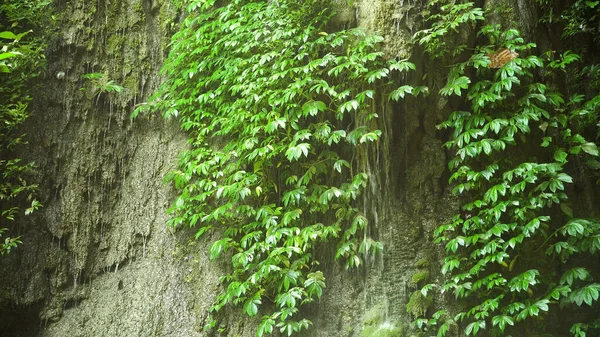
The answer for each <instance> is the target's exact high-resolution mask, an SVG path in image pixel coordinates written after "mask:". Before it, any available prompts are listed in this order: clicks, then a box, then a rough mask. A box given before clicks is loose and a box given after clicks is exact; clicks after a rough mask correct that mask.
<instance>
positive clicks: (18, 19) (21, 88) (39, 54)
mask: <svg viewBox="0 0 600 337" xmlns="http://www.w3.org/2000/svg"><path fill="white" fill-rule="evenodd" d="M48 4H49V2H48V1H46V2H44V1H22V0H19V1H5V2H3V4H2V5H0V18H1V19H2V20H0V22H2V23H3V24H2V25H0V41H1V43H2V49H1V51H2V52H1V53H0V120H1V121H2V123H1V124H0V158H2V159H0V174H1V176H0V212H1V213H0V236H2V235H6V234H8V233H7V232H8V229H7V228H6V227H10V226H9V224H10V223H14V222H18V221H19V217H20V216H23V215H29V214H31V213H32V212H33V211H35V210H36V209H38V208H39V207H40V206H41V204H40V203H39V202H38V201H37V200H36V199H35V197H34V192H35V191H36V189H37V185H35V184H32V183H30V182H29V181H28V175H29V173H30V171H31V170H32V168H33V166H34V165H33V163H31V162H25V161H24V160H23V159H22V158H20V156H19V154H18V152H17V149H18V147H19V146H20V145H23V144H25V143H26V141H25V134H23V133H22V132H20V130H19V129H20V127H21V125H22V124H23V123H24V122H25V120H26V119H27V117H28V116H29V111H28V105H29V102H30V101H31V97H30V92H31V88H32V80H33V79H35V78H36V77H37V76H38V75H39V73H40V71H41V69H42V67H43V65H44V54H43V50H44V47H45V40H44V39H42V38H41V35H40V34H39V33H38V32H37V29H41V26H40V22H41V21H45V20H42V18H45V17H47V15H48V13H49V12H48V10H47V8H46V7H47V5H48ZM4 24H8V25H9V26H4ZM12 29H16V30H19V31H22V32H21V33H19V34H16V33H13V32H12V31H10V30H12ZM25 205H26V206H25ZM20 243H21V240H20V238H19V237H5V238H4V240H3V241H2V242H0V255H4V254H6V253H8V252H10V250H11V249H12V248H15V247H16V246H17V244H20Z"/></svg>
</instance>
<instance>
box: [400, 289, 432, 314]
mask: <svg viewBox="0 0 600 337" xmlns="http://www.w3.org/2000/svg"><path fill="white" fill-rule="evenodd" d="M432 304H433V300H432V299H431V297H429V296H423V294H421V291H420V290H417V291H415V292H414V293H413V294H412V295H411V296H410V300H409V301H408V303H407V304H406V312H407V313H409V314H411V315H412V316H413V317H422V316H425V314H426V313H427V309H429V308H430V307H431V305H432Z"/></svg>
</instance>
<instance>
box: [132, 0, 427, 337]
mask: <svg viewBox="0 0 600 337" xmlns="http://www.w3.org/2000/svg"><path fill="white" fill-rule="evenodd" d="M185 5H186V6H187V7H186V10H187V13H188V15H187V17H186V18H185V20H184V21H183V22H182V24H181V29H180V31H179V32H178V33H177V34H176V35H175V36H174V37H173V40H172V45H171V51H170V55H169V57H168V59H167V60H166V62H165V66H164V73H165V74H166V77H167V80H166V82H165V84H164V85H163V86H162V88H161V89H160V91H159V93H158V94H157V95H156V96H155V97H156V101H157V103H156V106H155V108H156V109H158V110H160V111H163V112H164V115H165V117H166V118H178V120H179V121H180V123H181V127H182V128H183V129H184V130H186V131H187V132H188V133H189V135H190V145H191V149H190V150H188V151H186V152H185V153H183V154H182V155H181V157H180V163H179V169H178V170H175V171H173V172H171V173H169V174H168V176H167V177H166V180H167V181H170V182H172V183H173V184H174V185H175V187H176V188H177V189H178V190H179V191H180V195H179V197H178V198H177V199H176V201H175V203H174V205H173V206H172V207H171V208H170V212H171V213H172V214H173V215H174V217H173V218H172V219H171V220H170V222H169V224H170V225H171V226H190V227H194V228H198V229H197V232H196V238H199V237H201V236H203V235H205V236H206V235H207V233H209V232H210V233H213V234H212V235H216V236H217V237H218V239H217V240H216V241H214V242H213V243H212V245H211V246H210V250H209V251H210V258H211V259H212V260H215V259H223V260H224V259H227V260H229V261H231V264H230V267H231V270H230V272H229V273H227V274H226V275H224V276H222V277H221V282H222V284H223V291H222V292H221V293H220V294H219V295H218V296H217V298H216V299H215V302H214V304H213V306H212V308H211V312H213V313H215V312H218V311H220V310H221V309H223V308H224V307H225V306H229V305H234V306H237V307H240V308H241V309H242V310H243V312H244V313H245V314H246V315H248V316H256V315H259V313H260V314H263V316H262V319H261V323H260V325H259V327H258V330H257V333H256V334H257V336H262V335H265V334H269V333H271V332H273V331H274V329H279V330H280V332H281V333H284V334H286V335H288V336H289V335H291V334H293V333H294V332H297V331H300V330H304V329H306V328H308V327H309V325H310V324H311V322H310V321H308V320H306V319H299V318H297V316H298V309H299V307H300V306H302V305H304V304H307V303H310V302H313V301H315V300H316V299H318V298H320V297H321V296H322V294H323V291H324V288H325V285H326V283H325V277H324V274H323V272H322V270H320V268H319V261H318V260H317V256H316V254H317V250H318V248H319V247H321V246H322V244H323V243H327V242H336V243H337V251H336V253H335V258H336V260H343V261H344V263H345V266H346V267H347V268H353V267H359V266H361V265H362V264H363V263H364V262H363V258H364V257H365V256H367V255H368V254H373V253H376V252H377V251H379V250H381V249H382V245H381V243H379V242H377V241H375V240H373V239H371V238H370V237H369V235H368V233H369V229H368V221H367V217H366V215H365V214H363V213H361V212H360V211H359V209H358V208H357V206H358V204H357V198H359V196H360V194H361V193H362V191H363V189H364V187H365V186H366V184H367V183H368V176H367V174H366V173H365V172H364V171H363V170H362V169H361V167H360V165H357V162H356V161H353V160H352V158H351V157H350V156H349V154H350V153H351V151H352V149H355V148H365V147H366V146H368V144H376V143H377V141H378V139H379V137H380V135H381V131H380V130H378V129H376V118H377V107H376V106H375V100H376V99H377V98H378V97H385V96H383V95H388V94H389V97H390V99H394V100H399V99H401V98H404V97H405V95H410V94H417V93H418V92H419V91H421V90H422V88H413V87H411V86H408V85H404V86H401V87H399V88H397V89H395V90H393V91H391V84H392V77H393V76H394V73H399V72H406V71H409V70H411V69H414V65H413V64H411V63H409V62H407V61H406V60H391V61H389V62H386V61H385V60H384V58H383V54H382V53H381V52H380V51H378V50H377V46H378V45H379V44H380V43H381V42H382V40H383V39H382V38H381V37H378V36H368V35H365V34H364V33H363V32H362V31H360V30H347V31H339V32H328V27H327V22H328V19H329V18H330V16H331V12H330V10H329V9H328V3H327V2H326V1H321V0H311V1H301V2H299V1H291V0H290V1H287V0H276V1H245V0H244V1H242V0H234V1H230V2H228V4H227V5H223V6H221V7H219V6H217V5H215V1H187V2H185ZM138 112H139V110H138V111H136V112H135V113H134V116H135V114H137V113H138ZM214 325H215V321H214V320H212V319H211V321H210V322H209V324H207V328H211V327H213V326H214Z"/></svg>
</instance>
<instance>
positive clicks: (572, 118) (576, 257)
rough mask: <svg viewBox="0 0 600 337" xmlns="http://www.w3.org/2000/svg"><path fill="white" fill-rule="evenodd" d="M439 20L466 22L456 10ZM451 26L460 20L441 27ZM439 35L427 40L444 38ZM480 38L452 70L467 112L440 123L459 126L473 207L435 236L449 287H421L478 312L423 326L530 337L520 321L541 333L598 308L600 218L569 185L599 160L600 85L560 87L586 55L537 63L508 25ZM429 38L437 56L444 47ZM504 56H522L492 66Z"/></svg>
mask: <svg viewBox="0 0 600 337" xmlns="http://www.w3.org/2000/svg"><path fill="white" fill-rule="evenodd" d="M473 10H474V8H472V9H471V11H473ZM434 18H435V19H438V20H442V21H443V20H454V22H456V19H455V18H454V16H452V15H451V14H448V13H446V14H441V15H438V16H436V17H434ZM438 22H439V21H438ZM442 25H448V23H447V22H445V23H438V24H437V25H436V24H434V25H433V28H432V29H434V28H435V27H441V26H442ZM435 29H438V31H439V28H435ZM435 29H434V30H435ZM432 32H433V31H432V30H431V29H429V30H425V31H424V32H422V33H420V34H421V35H423V36H425V37H428V38H431V39H434V38H438V39H442V38H441V37H436V36H432V34H433V33H432ZM443 33H444V34H446V32H445V31H444V32H443ZM446 38H448V36H444V37H443V39H446ZM477 41H478V44H477V45H476V46H475V47H474V48H473V50H472V51H469V52H466V51H465V50H464V48H461V47H458V48H456V49H455V50H454V51H451V50H448V51H446V52H445V53H446V54H448V53H454V54H455V55H461V59H462V60H465V61H462V62H459V63H456V64H454V65H453V66H452V67H451V69H450V70H449V72H448V76H447V83H446V85H445V86H444V87H443V88H441V90H440V92H439V94H440V95H441V96H448V97H450V96H455V97H460V98H462V101H461V102H462V104H461V109H460V110H457V111H454V112H452V113H451V114H450V116H449V118H448V119H447V120H446V121H445V122H443V123H442V124H440V126H439V127H440V128H442V129H449V130H451V131H452V138H451V140H449V141H448V142H447V143H446V147H447V148H448V150H449V151H451V153H452V154H453V158H452V159H451V160H450V162H449V168H450V170H451V171H452V175H451V177H450V182H451V183H453V185H454V188H453V192H454V193H455V194H456V195H460V196H461V198H462V200H464V203H463V205H462V209H461V212H460V213H459V214H457V215H456V216H455V217H454V218H453V219H452V221H450V222H449V223H447V224H444V225H442V226H440V227H438V228H437V230H436V231H435V237H436V242H438V243H443V244H444V246H445V250H446V253H447V255H446V258H445V260H444V263H443V266H442V274H443V275H445V276H446V278H447V280H446V281H445V282H444V283H443V284H439V285H437V284H430V285H426V286H424V287H423V288H422V290H421V292H422V293H423V295H424V296H426V295H427V293H428V292H430V291H431V290H432V289H434V288H439V290H440V291H441V293H442V294H450V293H451V294H453V295H454V298H455V299H458V300H461V301H462V303H464V304H465V306H466V309H465V310H464V311H460V312H458V313H456V314H455V315H453V316H450V314H449V313H448V312H446V311H441V312H438V313H436V314H435V315H434V316H433V317H432V318H425V317H422V318H419V319H417V320H416V321H415V326H416V327H418V328H420V329H423V330H431V329H434V328H436V327H437V334H438V336H440V337H441V336H444V335H445V334H446V333H447V331H448V328H449V326H451V325H452V324H456V323H458V324H460V325H461V326H462V327H463V331H464V333H465V334H466V335H476V334H477V333H479V332H481V331H483V330H489V331H490V332H491V334H492V335H499V336H500V335H506V334H509V333H511V331H512V332H513V333H517V334H518V331H522V330H518V323H520V322H528V324H529V326H523V325H521V327H522V328H521V329H525V330H527V329H528V328H533V327H534V326H535V328H536V329H537V330H536V332H538V333H539V332H540V331H543V330H544V327H543V326H541V325H539V324H537V322H539V321H538V318H540V317H545V315H547V314H548V312H549V311H551V310H567V309H568V310H574V311H575V312H586V310H587V309H586V308H584V307H585V306H590V307H592V308H591V310H592V312H593V311H594V310H597V308H598V303H597V301H598V297H599V295H598V283H595V282H594V275H595V274H597V269H594V268H593V267H594V266H590V265H588V264H586V263H585V261H586V260H589V259H590V258H592V257H593V256H595V255H597V253H598V249H599V248H600V246H599V245H600V241H599V240H600V239H599V238H600V237H599V236H598V235H599V234H600V230H599V229H600V219H597V218H589V217H586V215H585V211H580V212H581V213H582V215H579V216H578V214H576V212H575V211H574V210H573V209H572V208H571V206H570V203H569V197H570V188H569V185H572V184H573V183H574V182H575V179H576V177H574V176H573V175H572V174H571V171H572V167H573V166H572V164H571V163H574V162H587V163H595V162H596V161H597V157H598V146H597V144H596V142H595V140H597V138H596V139H594V138H593V137H594V136H596V137H597V135H598V132H597V131H598V127H599V126H600V124H599V118H598V112H599V108H600V106H599V105H598V102H599V99H600V95H598V90H597V89H598V88H596V90H595V94H592V95H589V94H588V95H584V94H578V93H574V94H573V93H569V91H568V89H570V88H571V87H564V86H563V87H561V86H558V85H556V84H555V83H554V82H553V81H552V74H554V73H556V72H567V71H573V70H572V68H573V67H574V66H576V65H577V63H578V62H579V61H580V60H581V56H580V55H579V54H577V53H574V52H572V51H564V52H562V53H559V54H557V55H554V54H549V53H546V54H545V56H546V57H544V56H535V55H533V51H534V49H533V48H535V45H534V44H532V43H526V42H525V41H524V39H523V38H521V37H520V35H519V32H518V31H517V30H515V29H506V30H502V29H501V27H500V26H498V25H484V26H482V27H481V28H480V29H479V32H478V40H477ZM420 42H421V43H422V44H424V45H425V47H426V49H427V50H429V49H428V48H438V47H439V46H440V44H441V43H442V42H440V41H437V42H432V41H431V40H428V39H425V40H421V41H420ZM503 49H507V50H509V51H511V52H514V53H515V54H516V55H519V56H518V57H516V58H514V59H510V60H507V61H506V62H505V63H503V64H502V65H501V66H500V67H499V68H497V69H495V68H491V67H490V64H491V61H490V57H491V55H494V53H496V51H498V50H503ZM432 50H434V49H432ZM435 50H437V49H435ZM433 56H435V54H434V55H433ZM575 71H576V70H575ZM593 129H595V131H594V132H590V130H593ZM590 135H591V137H592V139H589V138H587V137H589V136H590ZM527 153H535V154H536V155H535V156H529V155H527ZM588 166H589V167H590V168H591V169H593V170H597V169H598V167H596V168H594V167H593V165H591V164H589V165H588ZM592 172H593V171H592ZM594 174H595V175H597V174H598V173H597V171H596V172H595V173H594ZM592 211H593V210H587V212H592ZM544 253H545V254H544ZM541 261H547V262H543V263H542V262H541ZM596 277H598V275H596ZM582 316H583V315H582ZM583 317H584V316H583ZM532 323H534V324H532ZM597 323H598V322H597V321H583V322H581V321H580V322H577V321H575V322H571V324H573V325H572V327H571V329H570V330H571V331H570V332H571V333H572V334H573V335H574V336H586V334H587V335H592V334H593V333H594V332H597V331H598V330H597V329H598V327H599V326H598V324H597ZM548 332H550V331H548Z"/></svg>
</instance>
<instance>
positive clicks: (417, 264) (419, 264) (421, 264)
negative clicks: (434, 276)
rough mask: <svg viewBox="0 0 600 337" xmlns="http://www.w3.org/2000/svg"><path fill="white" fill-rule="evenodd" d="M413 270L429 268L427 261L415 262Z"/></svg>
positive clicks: (423, 259)
mask: <svg viewBox="0 0 600 337" xmlns="http://www.w3.org/2000/svg"><path fill="white" fill-rule="evenodd" d="M415 268H423V269H425V268H429V260H428V259H426V258H422V259H420V260H419V261H417V262H415Z"/></svg>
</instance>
